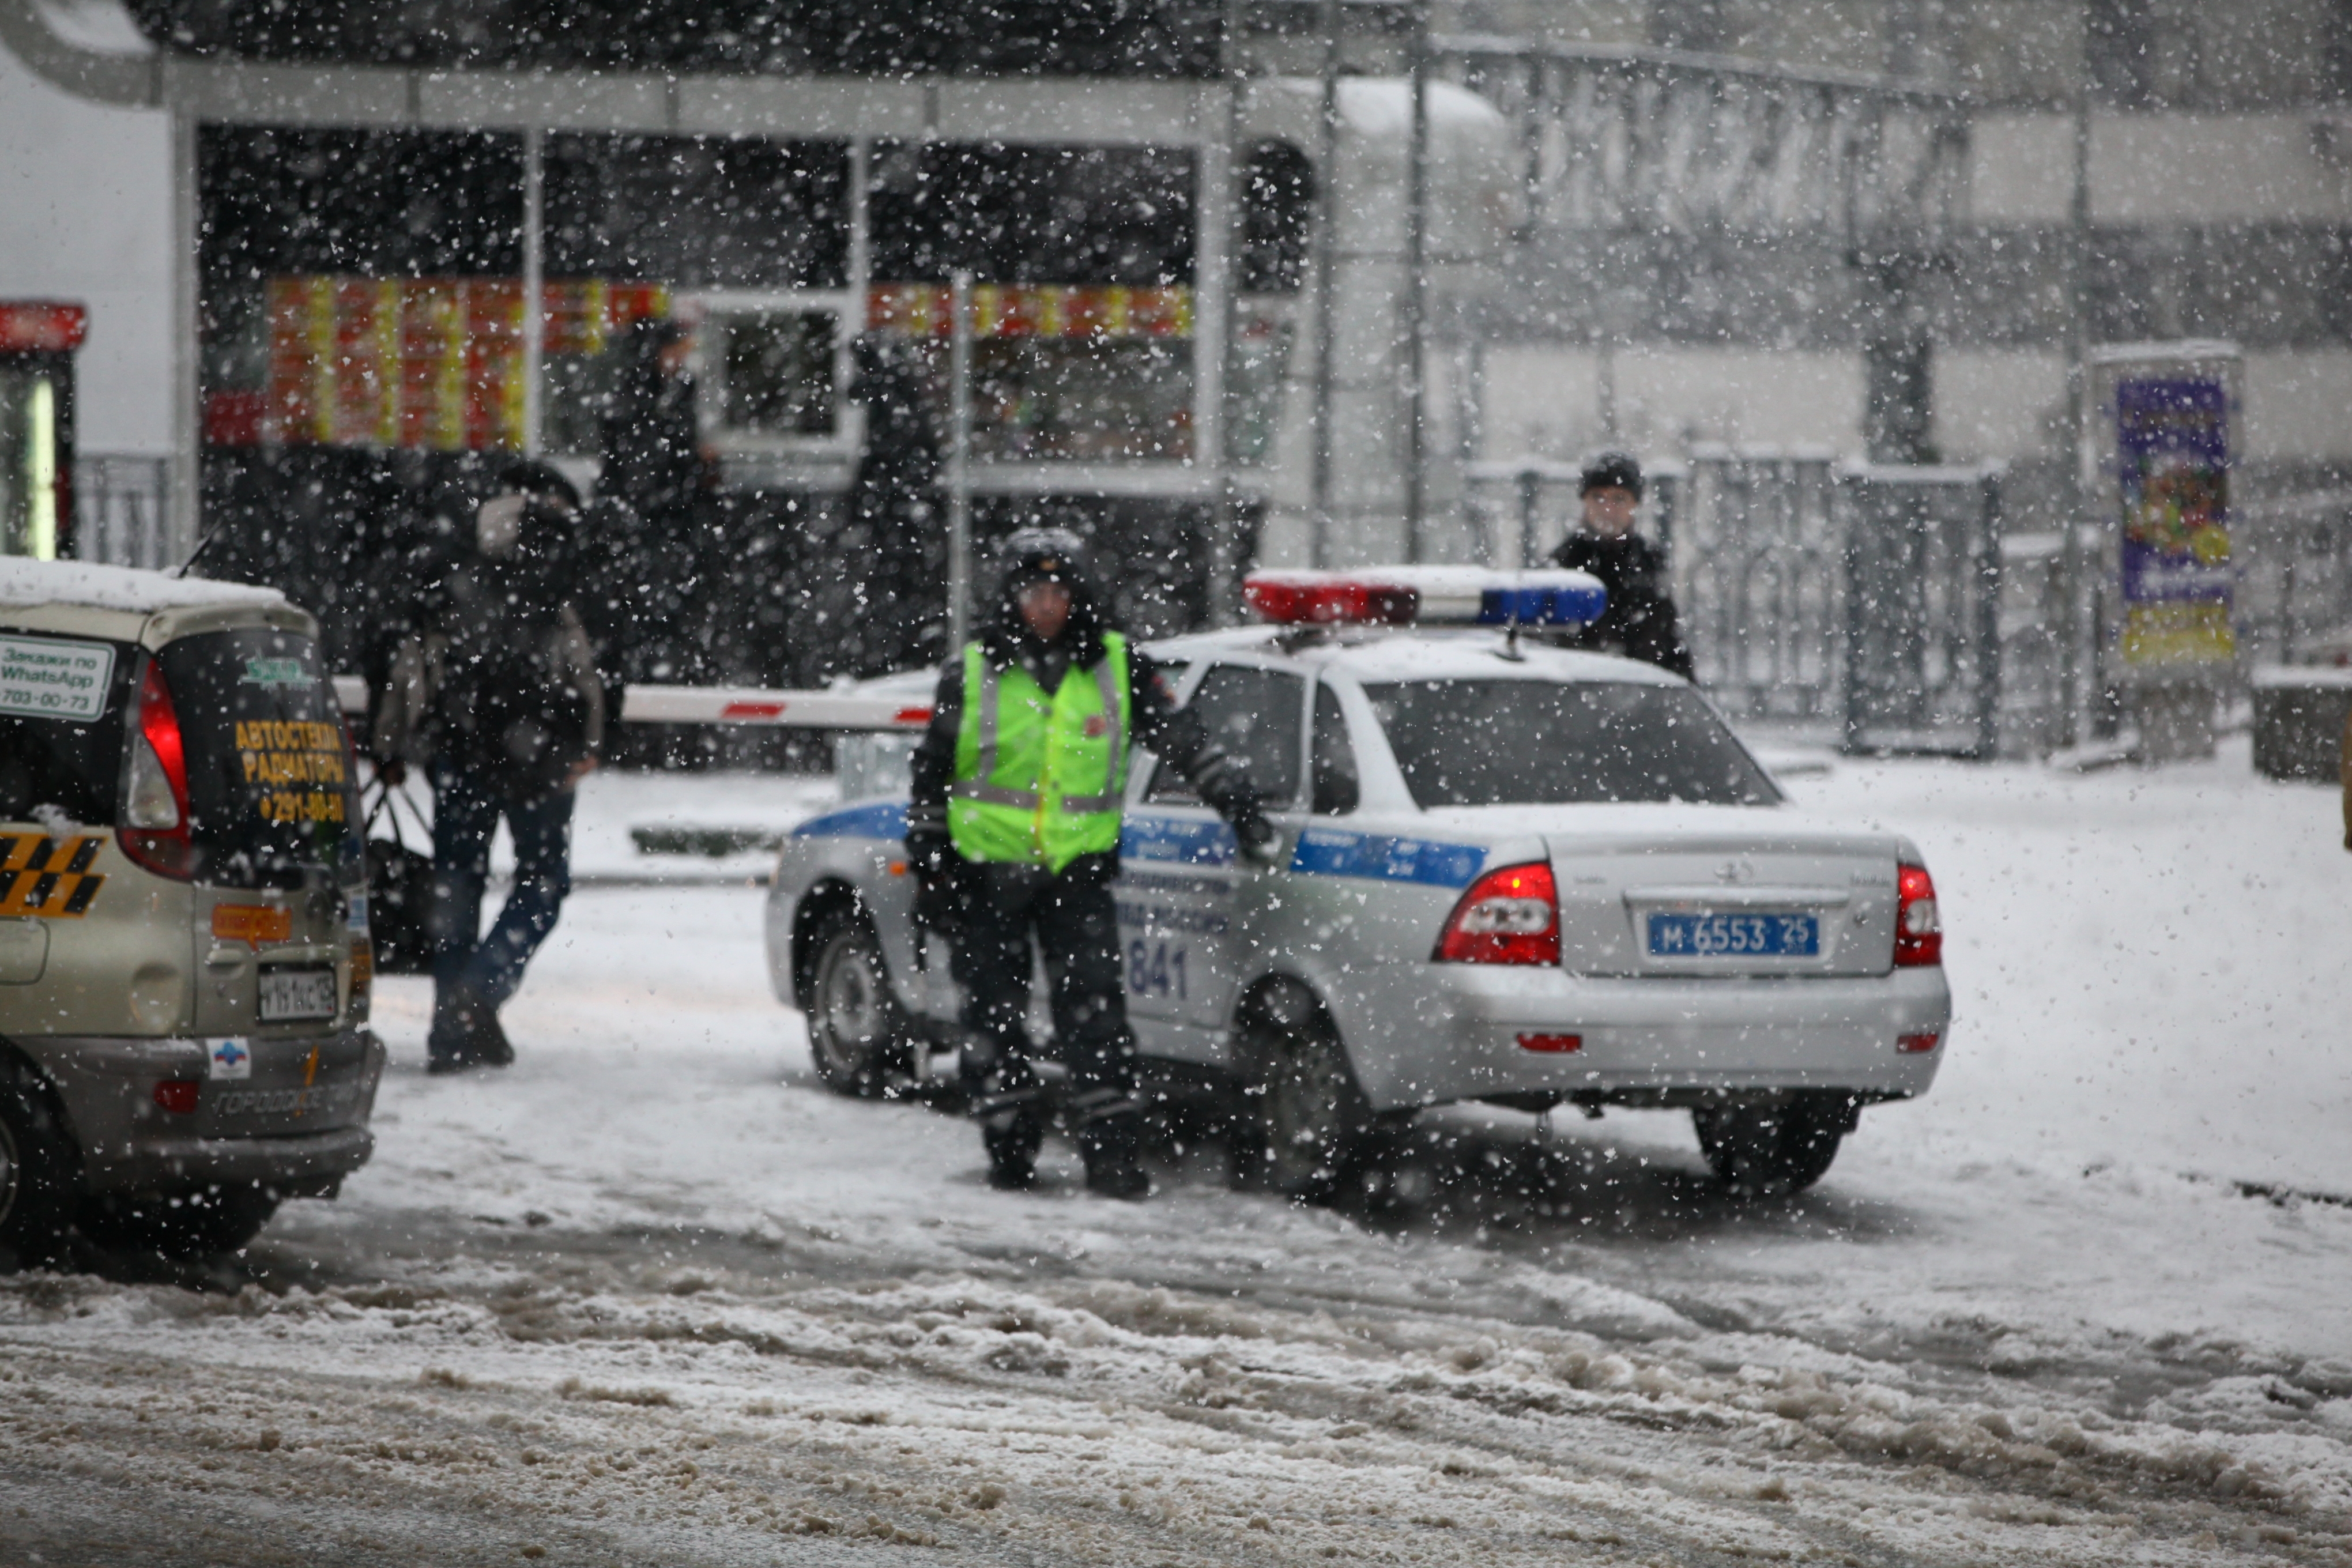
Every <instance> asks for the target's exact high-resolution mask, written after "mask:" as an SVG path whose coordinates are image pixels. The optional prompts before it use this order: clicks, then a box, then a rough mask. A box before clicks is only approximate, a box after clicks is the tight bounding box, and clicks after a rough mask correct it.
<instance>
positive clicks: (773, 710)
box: [335, 675, 931, 730]
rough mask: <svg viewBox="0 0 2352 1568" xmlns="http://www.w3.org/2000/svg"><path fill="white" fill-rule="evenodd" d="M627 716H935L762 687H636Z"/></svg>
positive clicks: (342, 697) (860, 725)
mask: <svg viewBox="0 0 2352 1568" xmlns="http://www.w3.org/2000/svg"><path fill="white" fill-rule="evenodd" d="M335 700H337V701H338V702H340V703H341V705H342V710H343V711H344V712H346V713H364V712H366V711H367V685H366V683H365V682H364V681H362V679H360V678H359V677H358V676H355V675H339V676H337V677H335ZM621 718H622V721H624V722H625V723H632V724H758V725H765V726H768V727H770V728H772V729H782V730H920V729H921V728H922V727H923V726H924V725H926V724H929V722H930V721H931V705H930V704H929V703H928V702H911V703H910V702H906V701H902V700H899V699H898V698H894V697H874V696H869V695H866V694H865V693H863V692H856V691H772V690H769V689H765V688H762V687H757V686H632V687H629V688H628V689H626V691H625V693H624V694H623V696H622V699H621Z"/></svg>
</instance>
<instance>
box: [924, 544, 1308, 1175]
mask: <svg viewBox="0 0 2352 1568" xmlns="http://www.w3.org/2000/svg"><path fill="white" fill-rule="evenodd" d="M1003 563H1004V566H1003V577H1002V581H1001V584H1000V587H999V590H998V593H997V596H996V600H995V604H994V607H993V611H992V616H991V618H990V619H989V621H988V624H987V626H986V627H985V629H984V630H983V631H982V633H981V635H980V637H978V638H976V639H975V640H974V641H972V642H971V644H969V645H968V646H967V647H964V648H962V649H961V650H960V652H959V653H958V655H957V656H956V657H955V658H951V659H950V661H949V662H948V664H947V666H946V668H943V669H942V670H941V671H940V685H939V691H938V695H937V696H936V697H935V698H934V700H933V704H932V708H931V721H930V725H929V729H928V730H927V731H925V733H924V735H923V739H922V741H921V742H920V743H919V745H918V746H917V747H916V749H915V753H914V758H913V763H912V775H913V776H912V783H913V787H912V790H911V792H910V794H911V798H910V800H909V802H908V808H907V863H908V867H909V868H911V869H912V870H913V871H914V873H915V875H916V876H917V877H918V878H919V884H918V897H917V910H916V912H917V918H918V919H919V920H920V921H922V922H923V923H924V924H926V925H929V927H931V928H932V929H933V930H935V931H942V933H943V934H945V935H947V936H948V937H949V940H950V973H951V974H952V975H953V976H954V979H955V981H956V984H957V985H958V986H959V987H960V988H961V991H962V994H963V999H962V1013H961V1021H962V1025H963V1027H964V1032H965V1033H964V1045H963V1053H962V1055H963V1080H964V1088H965V1090H966V1092H967V1094H968V1096H969V1100H970V1107H971V1114H972V1115H973V1117H974V1118H975V1119H976V1120H978V1121H979V1122H980V1124H981V1138H982V1143H983V1145H984V1146H985V1147H986V1149H987V1152H988V1164H989V1172H988V1173H989V1180H990V1182H991V1184H993V1185H996V1186H999V1187H1005V1188H1014V1189H1018V1188H1023V1187H1026V1186H1028V1185H1030V1184H1031V1183H1032V1182H1033V1181H1034V1179H1035V1171H1036V1159H1037V1150H1038V1146H1039V1144H1040V1143H1041V1142H1043V1141H1044V1137H1045V1092H1044V1087H1043V1085H1042V1084H1041V1083H1040V1082H1039V1080H1038V1078H1037V1075H1036V1074H1035V1073H1034V1071H1032V1070H1031V1068H1030V1066H1029V1058H1030V1056H1031V1054H1032V1047H1031V1044H1030V1041H1029V1039H1028V1037H1027V1035H1026V1033H1025V1031H1024V1027H1023V1020H1024V1017H1025V1016H1026V1015H1027V1013H1028V1010H1029V982H1030V974H1031V973H1032V961H1031V957H1030V952H1031V950H1030V942H1031V940H1032V938H1033V936H1034V940H1035V942H1036V944H1037V948H1038V949H1039V950H1040V951H1041V952H1043V954H1044V958H1045V974H1046V982H1047V987H1048V998H1049V1001H1050V1003H1051V1006H1052V1012H1053V1018H1054V1034H1055V1040H1056V1044H1057V1046H1058V1048H1059V1052H1060V1055H1061V1057H1062V1059H1063V1063H1064V1065H1065V1066H1066V1068H1068V1069H1069V1089H1070V1093H1069V1098H1068V1100H1067V1101H1066V1105H1065V1108H1064V1110H1065V1119H1066V1125H1068V1126H1069V1128H1070V1129H1071V1131H1073V1133H1074V1134H1075V1135H1076V1139H1077V1143H1078V1150H1079V1152H1080V1153H1081V1154H1083V1155H1084V1156H1085V1159H1086V1166H1087V1188H1088V1190H1090V1191H1092V1192H1096V1193H1100V1194H1106V1195H1108V1196H1111V1197H1118V1198H1140V1197H1145V1196H1148V1195H1149V1194H1150V1190H1151V1186H1150V1179H1149V1178H1148V1177H1147V1176H1146V1175H1145V1174H1144V1172H1143V1168H1142V1166H1141V1164H1140V1163H1139V1160H1138V1156H1139V1152H1140V1151H1139V1144H1140V1142H1141V1140H1142V1133H1143V1106H1142V1102H1141V1101H1140V1100H1139V1099H1138V1098H1137V1084H1136V1061H1135V1037H1134V1036H1133V1035H1132V1034H1131V1033H1129V1029H1128V1023H1127V994H1126V990H1125V977H1124V974H1123V972H1122V968H1121V961H1120V954H1119V937H1118V910H1117V907H1116V905H1115V904H1114V903H1113V902H1112V899H1111V881H1112V879H1114V878H1115V877H1117V876H1118V841H1119V826H1120V805H1121V800H1122V797H1123V795H1124V792H1125V786H1126V784H1127V766H1128V758H1129V747H1130V746H1142V747H1145V748H1147V749H1149V750H1150V751H1151V752H1156V753H1157V754H1158V755H1159V756H1160V759H1161V760H1162V761H1164V762H1166V763H1168V764H1169V765H1170V766H1171V767H1173V768H1175V769H1177V770H1178V771H1179V772H1180V773H1183V774H1184V775H1185V777H1186V778H1188V779H1189V780H1191V781H1192V785H1193V787H1194V789H1195V790H1197V791H1198V792H1199V794H1200V796H1201V798H1202V800H1203V801H1204V802H1206V803H1207V804H1208V805H1210V806H1211V807H1213V809H1214V810H1216V811H1217V813H1218V814H1219V815H1220V816H1223V817H1224V818H1225V820H1226V821H1227V822H1229V823H1231V824H1232V825H1233V828H1234V834H1235V836H1236V837H1238V838H1239V840H1240V842H1241V845H1242V847H1243V848H1244V851H1246V852H1248V853H1251V854H1254V855H1255V854H1256V853H1259V852H1261V851H1263V850H1264V849H1265V847H1266V846H1268V845H1269V844H1271V842H1272V841H1273V838H1274V830H1273V827H1272V826H1270V825H1269V824H1268V823H1267V822H1266V820H1265V816H1264V815H1263V813H1262V812H1261V811H1260V809H1259V801H1258V797H1257V795H1256V793H1255V790H1254V789H1253V788H1252V787H1251V785H1250V783H1249V780H1248V777H1247V775H1246V774H1245V773H1244V772H1243V770H1242V769H1241V768H1240V766H1239V765H1237V764H1236V763H1235V762H1234V759H1232V758H1230V757H1228V756H1227V755H1226V754H1225V752H1223V749H1222V748H1220V747H1219V746H1217V745H1216V744H1215V743H1214V742H1213V741H1212V739H1211V738H1210V736H1209V734H1208V732H1207V731H1206V730H1205V729H1204V728H1203V727H1202V723H1201V721H1200V718H1199V716H1198V715H1197V714H1194V713H1192V712H1191V711H1190V710H1185V709H1181V708H1178V707H1177V706H1176V705H1175V702H1174V700H1173V699H1172V698H1171V696H1170V694H1169V690H1168V687H1167V684H1166V682H1165V681H1163V680H1162V679H1160V673H1159V671H1158V670H1157V669H1156V668H1154V666H1153V664H1152V661H1151V659H1150V657H1149V656H1147V655H1146V654H1145V653H1144V652H1143V651H1142V650H1141V649H1139V648H1137V647H1134V646H1133V645H1131V644H1130V643H1129V641H1128V639H1127V638H1126V637H1124V636H1122V635H1121V634H1119V633H1118V632H1117V631H1115V630H1113V629H1111V628H1110V627H1109V626H1107V625H1105V624H1104V621H1103V618H1102V616H1101V613H1100V611H1099V610H1098V609H1097V605H1096V600H1095V585H1094V584H1092V583H1091V582H1090V581H1089V577H1088V574H1087V569H1086V559H1085V546H1084V545H1083V543H1082V542H1080V541H1079V539H1078V538H1077V536H1076V534H1073V533H1071V532H1069V531H1066V530H1064V529H1051V528H1024V529H1022V530H1020V531H1017V532H1015V533H1014V534H1013V536H1012V538H1011V539H1010V540H1009V541H1008V542H1007V543H1006V546H1005V550H1004V553H1003Z"/></svg>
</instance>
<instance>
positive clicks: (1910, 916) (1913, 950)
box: [1895, 866, 1944, 969]
mask: <svg viewBox="0 0 2352 1568" xmlns="http://www.w3.org/2000/svg"><path fill="white" fill-rule="evenodd" d="M1943 962H1944V922H1943V921H1942V920H1941V919H1940V918H1939V917H1938V916H1937V912H1936V882H1935V879H1934V878H1932V877H1930V876H1928V875H1927V868H1926V867H1925V866H1899V867H1897V868H1895V966H1896V967H1897V968H1903V969H1907V968H1914V967H1926V966H1927V965H1930V964H1937V963H1943Z"/></svg>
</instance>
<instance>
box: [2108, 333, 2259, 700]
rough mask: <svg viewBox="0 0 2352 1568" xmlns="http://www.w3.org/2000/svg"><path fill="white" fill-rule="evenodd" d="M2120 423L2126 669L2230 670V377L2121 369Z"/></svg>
mask: <svg viewBox="0 0 2352 1568" xmlns="http://www.w3.org/2000/svg"><path fill="white" fill-rule="evenodd" d="M2113 384H2114V388H2115V391H2114V396H2113V400H2112V402H2111V403H2110V404H2109V406H2110V407H2111V408H2112V409H2113V411H2114V416H2115V426H2114V429H2115V443H2116V445H2115V457H2116V470H2115V471H2116V479H2117V482H2118V488H2119V491H2120V500H2121V503H2122V513H2121V518H2120V522H2121V531H2120V563H2121V567H2122V589H2123V625H2122V627H2121V628H2120V629H2121V639H2120V640H2121V651H2122V654H2123V662H2124V665H2125V667H2126V668H2129V669H2136V670H2144V671H2157V670H2161V669H2166V668H2178V669H2181V670H2183V671H2184V672H2185V671H2186V670H2187V669H2189V668H2195V667H2198V666H2210V665H2220V664H2227V663H2229V662H2231V660H2232V659H2234V658H2236V657H2237V638H2236V636H2235V634H2234V633H2233V632H2232V631H2231V625H2230V612H2231V596H2232V592H2233V590H2234V588H2235V585H2236V568H2235V567H2234V565H2233V564H2232V563H2231V552H2230V460H2231V451H2230V436H2231V431H2230V420H2231V404H2232V402H2233V398H2232V396H2231V384H2230V379H2229V377H2228V375H2227V374H2226V372H2225V370H2224V368H2223V367H2222V366H2221V365H2219V364H2217V365H2214V366H2212V367H2211V368H2210V369H2209V368H2206V367H2203V366H2200V365H2195V364H2189V363H2176V364H2169V365H2162V366H2158V365H2149V366H2146V367H2140V366H2131V367H2123V368H2119V370H2118V373H2117V374H2116V377H2115V380H2114V383H2113Z"/></svg>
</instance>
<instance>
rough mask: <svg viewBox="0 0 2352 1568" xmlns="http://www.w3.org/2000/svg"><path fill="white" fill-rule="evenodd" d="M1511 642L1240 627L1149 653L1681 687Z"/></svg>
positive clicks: (1498, 637)
mask: <svg viewBox="0 0 2352 1568" xmlns="http://www.w3.org/2000/svg"><path fill="white" fill-rule="evenodd" d="M1507 646H1508V639H1507V637H1506V636H1505V634H1504V633H1502V632H1499V631H1495V630H1490V629H1488V628H1486V627H1483V626H1481V627H1462V628H1442V629H1441V628H1438V627H1433V626H1413V627H1394V628H1390V627H1370V626H1360V627H1359V626H1351V627H1349V628H1347V629H1345V630H1335V631H1328V632H1326V631H1314V632H1307V633H1301V632H1300V631H1299V629H1298V628H1297V627H1295V626H1234V627H1232V628H1229V629H1227V630H1223V631H1213V632H1193V633H1190V634H1188V635H1186V636H1182V637H1169V638H1166V639H1164V640H1161V641H1158V642H1154V643H1152V644H1150V651H1151V653H1152V656H1153V657H1154V658H1167V659H1185V660H1196V659H1202V658H1216V657H1217V656H1219V655H1220V654H1233V653H1272V654H1275V655H1276V656H1277V657H1281V658H1292V659H1297V660H1298V661H1299V662H1300V663H1303V664H1314V665H1318V666H1322V667H1325V668H1336V669H1339V670H1342V671H1344V672H1346V673H1347V674H1349V675H1350V676H1353V677H1354V678H1355V679H1359V680H1436V679H1470V678H1484V679H1498V680H1513V679H1517V680H1626V681H1635V682H1639V683H1642V684H1644V685H1652V686H1670V685H1679V684H1681V682H1680V681H1679V680H1678V679H1676V678H1675V677H1674V676H1672V675H1669V674H1667V673H1666V672H1665V671H1664V670H1662V669H1659V668H1656V667H1655V666H1654V665H1648V664H1643V663H1642V662H1641V661H1639V660H1637V659H1630V658H1618V657H1617V656H1615V655H1613V654H1605V653H1587V652H1585V651H1583V650H1581V649H1578V648H1562V647H1552V646H1551V645H1549V644H1547V643H1543V642H1539V641H1538V640H1536V639H1535V638H1533V637H1522V638H1521V639H1520V640H1519V647H1518V654H1519V657H1518V658H1516V659H1514V658H1505V657H1504V650H1505V648H1506V647H1507Z"/></svg>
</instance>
